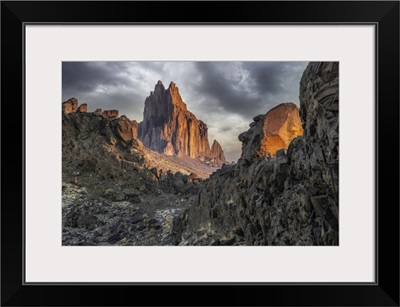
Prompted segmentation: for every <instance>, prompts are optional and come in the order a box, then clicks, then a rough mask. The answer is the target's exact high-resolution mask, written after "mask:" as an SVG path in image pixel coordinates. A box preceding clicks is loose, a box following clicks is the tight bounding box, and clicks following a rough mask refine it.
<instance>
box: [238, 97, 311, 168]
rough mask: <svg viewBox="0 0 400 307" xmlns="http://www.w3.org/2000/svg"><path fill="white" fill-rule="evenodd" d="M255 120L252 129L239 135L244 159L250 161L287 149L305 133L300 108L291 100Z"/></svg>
mask: <svg viewBox="0 0 400 307" xmlns="http://www.w3.org/2000/svg"><path fill="white" fill-rule="evenodd" d="M253 120H254V122H253V123H251V124H250V126H251V127H252V129H250V130H248V131H247V132H244V133H242V134H241V135H239V140H240V141H241V142H242V143H243V146H242V159H246V160H247V161H250V162H252V161H253V160H254V159H255V158H258V157H265V156H272V155H275V153H276V152H277V151H278V150H280V149H282V148H283V149H287V148H288V146H289V143H290V142H291V141H292V140H293V139H294V138H296V137H298V136H300V135H302V134H303V127H302V123H301V119H300V115H299V108H298V107H297V106H296V105H295V104H294V103H291V102H288V103H282V104H280V105H278V106H276V107H275V108H273V109H271V110H270V111H269V112H268V113H267V114H262V115H258V116H256V117H254V118H253Z"/></svg>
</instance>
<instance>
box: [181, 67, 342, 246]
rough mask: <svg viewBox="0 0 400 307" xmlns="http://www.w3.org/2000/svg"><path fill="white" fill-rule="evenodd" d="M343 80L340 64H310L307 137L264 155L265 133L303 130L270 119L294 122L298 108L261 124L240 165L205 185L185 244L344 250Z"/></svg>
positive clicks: (303, 88) (304, 102) (305, 95)
mask: <svg viewBox="0 0 400 307" xmlns="http://www.w3.org/2000/svg"><path fill="white" fill-rule="evenodd" d="M338 79H339V75H338V63H336V62H322V63H321V62H312V63H310V64H309V65H308V66H307V68H306V70H305V71H304V73H303V77H302V79H301V82H300V96H299V98H300V116H301V120H302V123H303V130H304V134H303V136H299V137H296V138H294V139H293V140H292V141H291V142H290V144H289V147H288V148H287V151H285V150H284V149H281V150H278V151H277V152H275V155H273V156H271V157H265V153H268V150H265V148H267V149H268V143H266V142H265V141H263V140H265V137H267V138H268V136H269V135H268V134H266V132H267V133H268V132H269V133H271V132H273V134H274V135H280V134H281V133H282V130H281V128H282V127H283V128H282V129H283V131H284V132H285V134H286V137H287V139H290V138H292V136H293V134H291V132H292V131H293V130H294V131H295V132H296V133H298V131H300V130H299V129H298V127H297V125H295V129H293V128H291V125H286V124H285V122H287V120H285V121H283V122H284V124H283V125H282V120H281V119H279V120H278V119H275V118H273V117H272V118H271V116H272V115H273V114H274V113H276V114H275V115H276V116H279V117H281V116H280V115H281V113H283V114H287V115H288V117H293V118H294V119H295V118H296V116H295V115H293V116H291V115H290V114H291V112H292V111H290V110H295V108H293V107H292V106H291V105H289V106H286V107H285V109H283V110H284V112H281V110H279V112H277V111H276V110H277V109H275V112H273V111H274V110H271V111H270V113H269V114H268V113H267V114H265V115H262V116H257V117H256V118H255V119H254V120H255V123H253V124H251V128H250V130H249V131H248V132H246V133H245V134H242V135H241V137H240V139H241V140H242V142H243V147H242V151H243V153H242V157H241V158H240V159H239V161H238V163H237V164H236V165H234V166H225V167H223V168H222V169H221V170H219V171H217V172H215V173H214V174H213V175H212V176H211V177H210V178H209V179H208V180H206V181H205V182H204V184H203V187H202V189H201V190H200V192H199V195H198V198H197V200H196V203H195V205H192V206H191V208H190V210H189V212H188V214H187V216H186V217H185V220H186V223H187V224H186V225H187V226H186V228H185V230H184V231H183V235H182V242H181V243H180V244H182V245H186V244H188V245H193V244H194V245H221V244H222V243H223V244H226V240H228V241H229V244H230V245H338V242H339V234H338V228H339V226H338V225H339V209H338V175H339V174H338V169H339V167H338V163H339V157H338V140H339V138H338V131H339V130H338V121H339V115H338V97H339V95H338V91H339V83H338ZM268 116H270V120H268ZM285 116H286V115H285ZM285 116H283V117H285ZM286 118H287V117H286ZM295 121H296V122H298V121H297V120H295ZM285 126H286V127H285ZM296 133H295V134H296ZM282 143H284V142H282ZM260 148H261V149H262V150H261V151H260ZM260 152H261V154H260Z"/></svg>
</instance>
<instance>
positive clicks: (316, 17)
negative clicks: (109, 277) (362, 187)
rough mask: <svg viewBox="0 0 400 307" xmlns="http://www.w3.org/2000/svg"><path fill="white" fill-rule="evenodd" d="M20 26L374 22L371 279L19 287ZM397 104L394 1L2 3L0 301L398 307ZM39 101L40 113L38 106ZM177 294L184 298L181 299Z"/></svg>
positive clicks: (21, 186)
mask: <svg viewBox="0 0 400 307" xmlns="http://www.w3.org/2000/svg"><path fill="white" fill-rule="evenodd" d="M177 7H179V10H177V9H176V8H177ZM182 11H183V12H185V14H184V15H182V14H181V12H182ZM27 23H43V24H47V23H50V24H51V23H58V24H64V23H65V24H69V23H93V24H98V23H137V24H141V23H165V24H182V25H184V24H188V23H196V24H203V23H215V24H219V23H221V24H228V25H229V24H232V25H233V24H238V23H239V24H246V23H249V24H250V23H260V24H271V23H276V24H329V23H332V24H358V23H359V24H373V25H375V26H376V38H377V40H376V42H377V43H376V85H377V88H376V89H377V91H376V111H377V112H376V145H377V146H376V159H377V160H376V166H375V167H376V209H377V212H376V226H377V232H376V236H377V237H376V242H377V250H376V265H377V267H376V268H377V273H376V283H373V284H352V283H345V284H344V283H340V284H285V283H280V284H279V283H277V284H260V283H258V284H216V283H214V284H107V283H104V284H96V285H94V284H40V285H34V284H29V285H28V284H25V283H24V276H23V267H24V263H23V259H24V258H23V251H24V246H23V244H24V242H23V225H24V216H23V206H24V201H25V199H24V186H25V181H24V142H25V136H24V129H23V127H24V120H25V119H24V25H25V24H27ZM399 101H400V100H399V2H398V1H354V2H353V1H346V2H330V1H296V2H289V1H281V2H273V1H272V2H266V1H260V2H152V1H151V2H150V1H148V2H132V1H121V2H117V1H111V2H106V1H100V2H94V1H90V2H83V1H70V2H64V1H55V2H50V1H49V2H48V1H43V2H39V1H38V2H34V1H32V2H24V1H21V2H20V1H16V2H12V1H3V2H2V3H1V149H2V150H1V192H2V193H1V305H2V306H130V305H132V306H133V305H139V306H140V305H147V306H150V305H154V306H155V305H157V306H170V305H176V306H181V305H196V306H200V305H218V306H219V305H227V306H229V305H232V306H233V305H235V306H244V305H248V306H256V305H257V306H314V305H319V306H328V305H329V306H399V180H398V178H399V176H398V175H399ZM349 103H351V102H349ZM37 104H38V107H40V101H39V102H37ZM38 120H40V119H38ZM363 150H365V149H360V152H359V153H358V154H362V151H363ZM43 167H46V166H43ZM360 214H362V213H360ZM111 265H112V264H111ZM149 293H153V294H152V295H149ZM182 293H185V296H183V295H182ZM185 297H189V298H190V300H186V299H185Z"/></svg>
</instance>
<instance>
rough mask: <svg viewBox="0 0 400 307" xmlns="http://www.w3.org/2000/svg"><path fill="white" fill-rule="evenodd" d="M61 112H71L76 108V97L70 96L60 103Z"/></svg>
mask: <svg viewBox="0 0 400 307" xmlns="http://www.w3.org/2000/svg"><path fill="white" fill-rule="evenodd" d="M62 110H63V113H72V112H76V111H77V110H78V99H76V98H70V99H68V100H67V101H64V102H63V103H62Z"/></svg>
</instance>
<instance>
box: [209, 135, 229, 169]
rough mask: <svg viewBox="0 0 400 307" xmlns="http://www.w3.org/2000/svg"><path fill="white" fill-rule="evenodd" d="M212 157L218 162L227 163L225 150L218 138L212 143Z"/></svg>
mask: <svg viewBox="0 0 400 307" xmlns="http://www.w3.org/2000/svg"><path fill="white" fill-rule="evenodd" d="M210 157H211V158H212V159H214V160H215V162H217V163H220V164H222V163H226V159H225V154H224V151H223V150H222V147H221V145H220V144H219V143H218V142H217V140H214V142H213V144H212V145H211V150H210Z"/></svg>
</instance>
